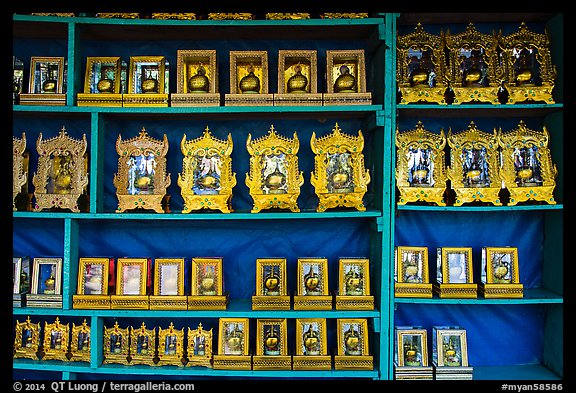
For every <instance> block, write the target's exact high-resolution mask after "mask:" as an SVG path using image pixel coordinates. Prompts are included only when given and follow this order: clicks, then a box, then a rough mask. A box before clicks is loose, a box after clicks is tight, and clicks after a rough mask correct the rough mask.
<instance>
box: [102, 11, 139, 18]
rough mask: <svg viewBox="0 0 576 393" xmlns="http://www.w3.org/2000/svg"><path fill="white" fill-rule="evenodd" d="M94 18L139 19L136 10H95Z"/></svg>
mask: <svg viewBox="0 0 576 393" xmlns="http://www.w3.org/2000/svg"><path fill="white" fill-rule="evenodd" d="M96 18H119V19H139V18H140V14H139V13H138V12H97V13H96Z"/></svg>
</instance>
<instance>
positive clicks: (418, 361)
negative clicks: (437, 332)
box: [395, 328, 428, 367]
mask: <svg viewBox="0 0 576 393" xmlns="http://www.w3.org/2000/svg"><path fill="white" fill-rule="evenodd" d="M395 332H396V358H397V364H398V367H428V342H427V340H428V338H427V337H428V335H427V332H426V329H418V328H414V329H403V328H396V329H395Z"/></svg>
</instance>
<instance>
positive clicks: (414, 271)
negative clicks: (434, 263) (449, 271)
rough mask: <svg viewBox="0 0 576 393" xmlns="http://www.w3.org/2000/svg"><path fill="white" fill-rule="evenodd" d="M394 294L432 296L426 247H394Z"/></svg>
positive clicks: (400, 295)
mask: <svg viewBox="0 0 576 393" xmlns="http://www.w3.org/2000/svg"><path fill="white" fill-rule="evenodd" d="M394 267H395V269H394V296H395V297H424V298H431V297H432V284H431V283H430V280H429V276H428V247H412V246H397V247H395V248H394Z"/></svg>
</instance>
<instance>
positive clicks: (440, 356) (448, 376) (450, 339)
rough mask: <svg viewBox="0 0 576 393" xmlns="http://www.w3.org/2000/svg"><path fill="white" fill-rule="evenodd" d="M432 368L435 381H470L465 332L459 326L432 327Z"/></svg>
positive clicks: (471, 375)
mask: <svg viewBox="0 0 576 393" xmlns="http://www.w3.org/2000/svg"><path fill="white" fill-rule="evenodd" d="M432 366H433V367H434V379H436V380H471V379H473V378H472V377H473V367H471V366H470V365H469V364H468V342H467V340H466V330H465V329H462V328H461V327H460V326H432Z"/></svg>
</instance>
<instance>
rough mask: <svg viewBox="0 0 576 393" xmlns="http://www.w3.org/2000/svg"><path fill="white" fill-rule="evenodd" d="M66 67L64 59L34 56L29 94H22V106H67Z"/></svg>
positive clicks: (31, 61) (31, 65)
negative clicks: (65, 88)
mask: <svg viewBox="0 0 576 393" xmlns="http://www.w3.org/2000/svg"><path fill="white" fill-rule="evenodd" d="M65 67H66V64H65V59H64V57H38V56H32V58H31V59H30V77H29V79H28V81H29V85H28V93H20V105H47V106H63V105H66V91H65V90H64V68H65Z"/></svg>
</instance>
